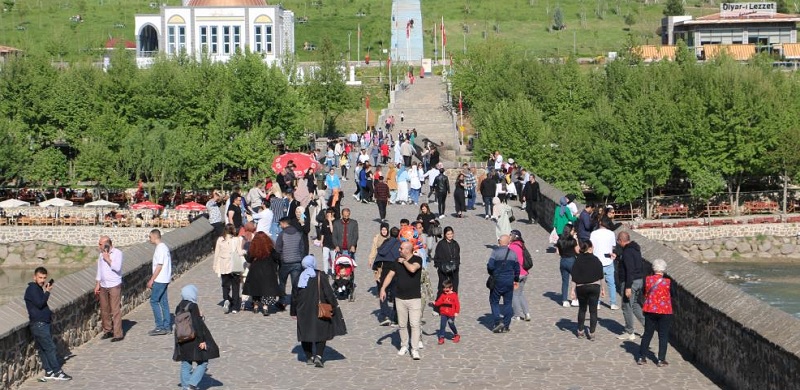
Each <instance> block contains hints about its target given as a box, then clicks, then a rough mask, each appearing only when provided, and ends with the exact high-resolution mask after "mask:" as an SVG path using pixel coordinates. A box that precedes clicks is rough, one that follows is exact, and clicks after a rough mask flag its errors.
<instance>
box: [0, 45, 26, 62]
mask: <svg viewBox="0 0 800 390" xmlns="http://www.w3.org/2000/svg"><path fill="white" fill-rule="evenodd" d="M20 53H22V51H21V50H19V49H17V48H15V47H11V46H2V45H0V64H3V63H5V62H6V59H7V58H9V57H11V56H16V55H17V54H20Z"/></svg>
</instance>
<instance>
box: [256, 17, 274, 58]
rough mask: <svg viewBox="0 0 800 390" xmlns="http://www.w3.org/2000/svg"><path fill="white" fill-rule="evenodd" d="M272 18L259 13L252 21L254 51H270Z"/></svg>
mask: <svg viewBox="0 0 800 390" xmlns="http://www.w3.org/2000/svg"><path fill="white" fill-rule="evenodd" d="M272 26H273V25H272V18H270V17H269V16H267V15H261V16H259V17H257V18H256V20H255V23H253V37H254V38H255V42H254V43H255V46H254V47H253V51H254V52H256V53H272V36H273V33H272V32H273V30H272Z"/></svg>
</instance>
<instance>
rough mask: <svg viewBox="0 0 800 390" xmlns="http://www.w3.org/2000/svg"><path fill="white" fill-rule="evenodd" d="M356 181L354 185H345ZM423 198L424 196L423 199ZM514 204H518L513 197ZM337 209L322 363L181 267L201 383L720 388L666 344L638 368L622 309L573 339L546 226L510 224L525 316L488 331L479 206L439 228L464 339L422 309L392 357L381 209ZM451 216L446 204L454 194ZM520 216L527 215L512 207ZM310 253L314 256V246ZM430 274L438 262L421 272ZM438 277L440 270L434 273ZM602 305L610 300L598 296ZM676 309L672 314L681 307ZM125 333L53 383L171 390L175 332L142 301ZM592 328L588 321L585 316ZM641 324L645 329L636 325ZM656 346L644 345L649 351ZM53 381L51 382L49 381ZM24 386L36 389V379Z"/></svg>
mask: <svg viewBox="0 0 800 390" xmlns="http://www.w3.org/2000/svg"><path fill="white" fill-rule="evenodd" d="M343 184H344V186H345V190H346V191H353V190H354V189H355V187H354V184H353V182H352V181H348V182H345V183H343ZM423 199H424V198H423ZM512 204H514V206H515V207H516V206H517V205H518V203H515V202H512ZM343 207H349V208H351V210H352V211H353V217H354V218H355V219H357V220H358V222H359V228H360V230H359V236H360V242H359V244H360V245H359V251H358V256H357V258H358V260H359V263H360V264H361V265H362V266H361V267H360V268H359V269H358V270H357V271H356V281H357V283H358V288H357V289H356V300H355V302H347V301H341V307H342V310H343V312H344V315H345V320H346V322H347V327H348V332H349V333H348V334H347V335H346V336H342V337H337V338H336V339H334V340H332V341H331V342H329V343H328V349H327V350H326V351H325V355H324V359H325V360H326V364H325V368H324V369H317V368H314V367H310V366H306V364H305V362H304V361H302V360H303V356H302V351H301V349H300V346H299V343H298V342H297V336H296V325H295V320H293V319H292V318H291V317H289V314H288V311H287V312H283V313H278V314H273V315H270V316H269V317H263V316H261V315H260V314H259V315H254V314H253V313H251V312H240V313H238V314H235V315H233V314H229V315H224V314H223V313H222V307H221V306H219V305H218V303H219V302H220V301H221V292H220V282H219V280H218V278H217V277H216V276H215V275H214V274H213V271H212V268H211V263H212V260H211V257H210V256H209V257H208V258H207V259H206V260H204V261H203V262H201V263H199V264H198V265H197V266H195V267H194V268H193V269H191V270H189V271H188V272H186V273H185V274H184V275H183V276H182V277H181V278H180V279H178V280H176V281H174V282H173V283H172V284H171V285H170V287H169V300H170V305H171V306H172V307H173V308H174V307H175V306H176V305H177V304H178V302H179V301H180V289H181V287H183V286H184V285H187V284H195V285H196V286H197V287H198V289H199V305H200V308H201V310H202V312H203V314H204V315H205V316H206V321H207V324H208V327H209V328H210V330H211V332H212V334H213V335H214V338H215V339H216V341H217V343H218V344H219V346H220V349H221V355H222V356H221V358H219V359H215V360H212V361H211V362H210V363H209V370H208V374H207V376H206V377H205V378H204V380H203V382H201V386H200V387H201V388H219V389H265V388H274V389H288V388H311V387H319V386H321V385H325V384H329V385H332V386H333V387H334V388H341V389H356V388H359V389H386V388H396V387H398V386H399V387H401V388H404V389H406V388H407V389H453V388H457V387H460V388H464V389H488V388H522V387H526V388H537V389H589V388H602V389H612V388H619V387H624V388H626V389H654V388H658V389H710V388H717V386H716V385H715V384H714V383H713V382H712V380H711V379H709V378H708V377H706V376H704V375H703V373H702V372H701V370H700V369H698V368H697V367H695V366H694V365H692V363H690V362H688V361H686V360H685V359H684V357H683V356H681V355H680V354H679V353H678V352H677V351H675V349H673V348H672V347H670V350H669V352H668V354H667V360H668V361H669V362H670V366H669V367H668V368H657V367H656V365H655V364H654V363H652V362H651V363H650V364H648V365H646V366H641V367H640V366H637V365H636V363H635V362H634V358H635V356H634V355H633V353H635V351H637V350H638V340H639V339H638V338H637V341H636V342H630V341H625V342H621V341H619V340H617V339H616V335H617V334H619V333H620V332H621V331H622V328H623V327H622V323H623V320H622V313H621V311H611V310H610V309H609V308H608V306H604V307H603V308H602V309H601V310H600V312H599V315H600V323H599V325H598V330H597V333H596V341H588V340H582V339H578V338H576V337H575V335H574V331H575V317H576V315H577V308H563V307H561V305H560V302H559V301H560V275H559V271H558V267H559V261H558V258H557V255H555V254H551V253H546V248H547V246H548V244H547V239H548V232H546V231H544V230H543V229H542V228H541V227H539V226H537V225H527V224H524V223H521V222H516V223H514V228H516V229H519V230H521V231H522V234H523V238H524V239H525V242H526V244H527V245H528V247H529V249H530V250H531V253H532V254H533V257H534V267H533V269H532V274H531V277H530V278H529V281H528V284H527V286H526V291H525V293H526V296H527V297H528V300H529V303H530V307H531V311H532V315H533V320H532V321H530V322H524V321H522V322H520V321H514V322H513V323H512V326H511V332H510V333H507V334H493V333H492V332H491V331H490V330H489V329H488V324H489V323H491V321H490V320H489V319H488V318H489V312H490V310H489V303H488V293H487V290H486V288H485V287H484V281H485V279H486V261H487V260H488V256H489V254H490V252H491V250H490V248H491V246H492V245H493V244H494V243H495V242H496V239H495V233H494V225H493V223H491V222H490V221H485V220H484V219H483V216H482V214H480V213H482V211H481V210H482V206H477V208H478V210H476V211H469V212H468V213H467V215H468V216H467V217H466V218H464V219H457V218H453V217H452V216H451V215H449V214H448V215H447V217H446V218H444V219H443V220H442V223H443V226H453V228H454V229H455V233H456V237H455V239H456V240H457V241H458V242H459V244H460V245H461V256H462V266H461V270H460V278H461V283H460V292H459V295H460V297H461V300H462V302H461V303H462V313H461V315H459V317H458V318H457V320H456V324H457V326H458V329H459V332H460V333H461V335H462V339H461V342H460V343H458V344H454V343H452V342H451V341H450V340H448V341H447V342H446V343H445V344H444V345H441V346H440V345H437V344H436V341H437V339H436V336H435V333H436V330H437V329H438V326H439V321H438V318H437V317H433V316H432V315H431V311H430V309H426V311H425V314H424V318H423V319H424V320H425V321H426V323H425V324H424V325H423V327H422V328H423V340H424V343H425V348H424V349H423V350H422V351H421V353H422V360H421V361H413V360H412V359H411V358H410V357H408V356H405V357H401V356H397V355H396V352H397V349H398V344H399V336H398V334H397V330H396V329H395V328H392V327H382V326H379V325H378V320H377V318H376V316H375V313H376V311H377V309H378V300H377V298H376V297H375V296H374V295H373V293H372V291H374V289H371V287H373V286H374V282H373V280H372V272H371V270H369V269H368V268H367V267H366V256H367V253H369V249H370V244H371V241H372V237H373V236H374V235H375V234H376V233H377V231H378V228H379V223H378V222H377V206H375V205H374V204H360V203H355V202H354V201H352V200H351V198H349V197H347V196H346V197H344V204H343ZM447 210H448V212H452V210H453V202H452V197H450V198H449V199H448V204H447ZM516 211H517V213H522V214H524V213H523V212H522V211H521V210H519V209H517V210H516ZM417 213H418V209H417V208H416V207H415V206H411V205H408V206H395V205H391V206H389V208H388V219H389V221H391V224H392V225H398V224H399V220H400V219H401V218H414V217H416V215H417ZM312 251H313V253H314V254H315V255H316V256H317V257H318V258H319V257H321V251H320V248H316V247H314V248H313V249H312ZM429 270H430V271H432V273H434V274H435V270H434V269H433V268H432V267H431V268H429ZM433 279H434V281H435V279H436V276H435V275H434V276H433ZM606 303H607V300H606ZM678 315H679V314H678ZM124 323H125V326H126V332H127V333H126V337H125V340H124V341H122V342H119V343H110V342H108V340H100V338H99V337H96V338H95V339H93V340H91V341H89V342H87V343H86V344H84V345H83V346H81V347H79V348H77V349H75V350H74V351H73V352H74V356H73V357H72V358H70V359H69V360H68V361H67V362H66V364H65V366H64V370H65V371H66V372H67V373H69V374H70V375H72V376H73V377H74V378H75V379H74V380H72V381H71V382H64V383H59V384H58V385H53V386H58V387H59V388H64V389H92V390H94V389H98V388H115V387H116V388H125V389H176V388H177V387H178V384H179V377H178V373H179V367H180V365H179V364H178V363H176V362H173V361H172V359H171V358H172V351H173V338H172V336H148V335H147V332H148V331H149V330H151V329H152V328H153V314H152V310H151V308H150V305H149V304H143V305H141V306H139V307H138V308H136V309H135V310H134V311H132V312H131V313H130V314H129V315H128V316H126V317H125V321H124ZM587 325H588V324H587ZM636 329H637V332H641V330H642V327H641V326H640V325H639V324H637V326H636ZM655 348H657V342H656V340H654V342H653V343H652V345H651V350H652V351H653V352H654V353H655ZM46 386H48V387H49V386H50V384H48V385H46ZM21 388H22V389H40V388H43V385H42V384H40V383H36V381H35V379H34V380H30V381H28V382H26V383H25V384H24V385H23V386H22V387H21Z"/></svg>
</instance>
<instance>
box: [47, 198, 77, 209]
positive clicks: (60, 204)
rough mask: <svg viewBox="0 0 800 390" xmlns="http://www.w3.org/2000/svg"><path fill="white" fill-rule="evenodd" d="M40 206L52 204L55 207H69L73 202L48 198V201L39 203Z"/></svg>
mask: <svg viewBox="0 0 800 390" xmlns="http://www.w3.org/2000/svg"><path fill="white" fill-rule="evenodd" d="M39 206H41V207H50V206H54V207H69V206H72V202H71V201H68V200H66V199H61V198H53V199H48V200H46V201H44V202H42V203H39Z"/></svg>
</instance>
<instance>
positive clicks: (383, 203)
mask: <svg viewBox="0 0 800 390" xmlns="http://www.w3.org/2000/svg"><path fill="white" fill-rule="evenodd" d="M377 203H378V214H379V215H380V217H381V219H386V204H387V203H389V202H388V201H385V200H379V201H377Z"/></svg>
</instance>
